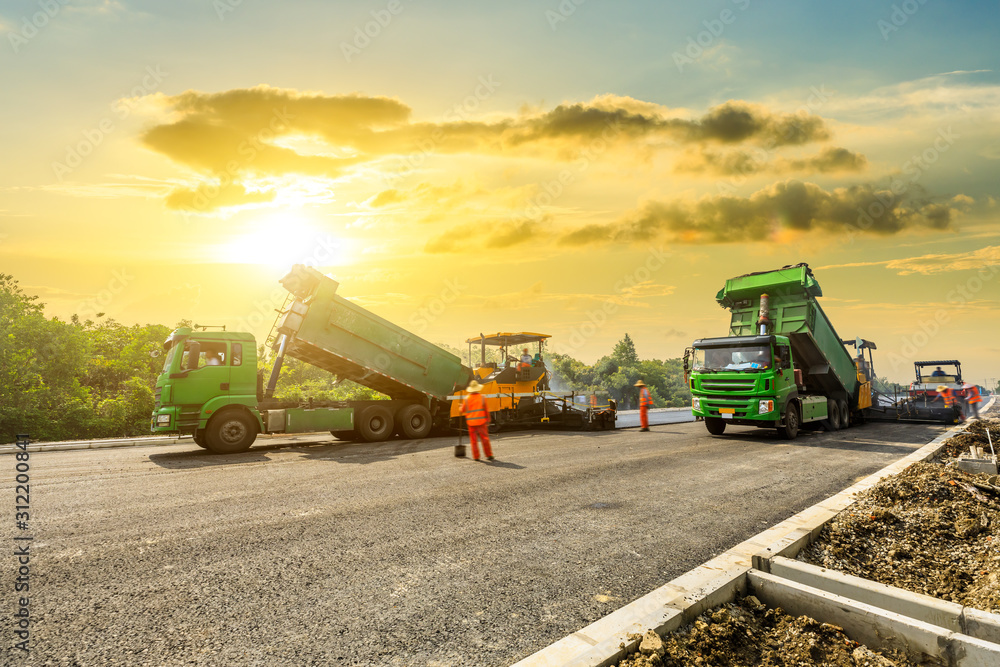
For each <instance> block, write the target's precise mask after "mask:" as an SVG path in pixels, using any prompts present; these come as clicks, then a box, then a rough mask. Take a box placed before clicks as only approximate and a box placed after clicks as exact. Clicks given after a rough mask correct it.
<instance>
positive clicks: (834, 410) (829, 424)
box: [823, 398, 840, 431]
mask: <svg viewBox="0 0 1000 667" xmlns="http://www.w3.org/2000/svg"><path fill="white" fill-rule="evenodd" d="M823 426H825V427H826V430H827V431H839V430H840V406H838V405H837V403H836V401H834V400H833V399H832V398H828V399H826V420H825V421H824V422H823Z"/></svg>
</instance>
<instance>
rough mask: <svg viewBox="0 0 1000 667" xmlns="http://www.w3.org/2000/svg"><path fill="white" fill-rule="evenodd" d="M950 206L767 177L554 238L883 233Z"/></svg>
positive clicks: (941, 217) (736, 239)
mask: <svg viewBox="0 0 1000 667" xmlns="http://www.w3.org/2000/svg"><path fill="white" fill-rule="evenodd" d="M955 214H956V209H954V208H951V207H949V206H947V205H944V204H939V203H927V202H920V201H913V200H908V199H907V198H906V197H899V196H896V195H894V194H893V193H892V192H891V191H888V190H884V191H883V190H876V189H874V188H873V187H872V186H870V185H858V186H853V187H849V188H836V189H834V190H832V191H828V190H824V189H823V188H821V187H820V186H818V185H815V184H813V183H805V182H802V181H796V180H790V181H784V182H780V183H775V184H773V185H771V186H769V187H767V188H764V189H762V190H759V191H757V192H755V193H753V194H752V195H750V196H749V197H737V196H733V195H717V196H706V197H703V198H701V199H699V200H697V201H670V202H661V201H652V202H648V203H646V204H645V205H644V206H642V207H641V208H639V209H638V210H635V211H632V212H630V213H627V214H626V215H624V216H622V217H621V218H620V219H619V220H618V221H617V222H615V223H612V224H608V225H588V226H586V227H582V228H580V229H578V230H576V231H573V232H570V233H568V234H565V235H564V236H562V237H561V238H560V243H561V244H563V245H575V246H579V245H591V244H600V243H608V242H620V243H644V242H648V241H650V240H653V239H669V240H672V241H674V242H681V243H741V242H748V241H766V240H768V239H771V238H773V237H774V235H775V234H778V233H780V232H781V231H783V230H794V231H800V232H816V231H821V232H831V233H838V232H839V233H851V234H855V233H865V234H881V235H889V234H895V233H897V232H900V231H902V230H904V229H908V228H914V227H925V228H930V229H937V230H940V229H947V228H948V227H950V225H951V223H952V221H953V219H954V216H955Z"/></svg>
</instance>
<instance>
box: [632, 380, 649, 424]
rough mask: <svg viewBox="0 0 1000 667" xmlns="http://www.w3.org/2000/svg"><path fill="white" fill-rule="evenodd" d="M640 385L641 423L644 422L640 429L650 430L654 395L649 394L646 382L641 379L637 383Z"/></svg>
mask: <svg viewBox="0 0 1000 667" xmlns="http://www.w3.org/2000/svg"><path fill="white" fill-rule="evenodd" d="M635 386H636V387H639V423H640V424H642V428H640V429H639V430H640V431H648V430H649V409H650V408H651V407H653V397H652V396H650V395H649V389H648V388H647V387H646V383H645V382H643V381H642V380H639V381H638V382H636V383H635Z"/></svg>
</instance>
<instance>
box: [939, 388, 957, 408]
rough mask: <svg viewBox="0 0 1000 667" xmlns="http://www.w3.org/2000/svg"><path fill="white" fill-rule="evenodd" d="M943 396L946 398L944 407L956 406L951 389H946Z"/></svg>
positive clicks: (942, 393)
mask: <svg viewBox="0 0 1000 667" xmlns="http://www.w3.org/2000/svg"><path fill="white" fill-rule="evenodd" d="M941 396H943V397H944V407H946V408H950V407H951V406H952V405H954V404H955V396H954V394H952V393H951V388H948V389H945V390H944V391H942V392H941Z"/></svg>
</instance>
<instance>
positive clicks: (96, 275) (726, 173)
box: [0, 2, 1000, 383]
mask: <svg viewBox="0 0 1000 667" xmlns="http://www.w3.org/2000/svg"><path fill="white" fill-rule="evenodd" d="M248 4H249V3H243V5H248ZM553 4H554V5H555V6H556V7H557V8H558V4H557V3H553ZM731 4H732V7H733V9H734V11H736V12H741V11H743V10H742V9H741V6H742V4H743V3H731ZM746 4H747V8H746V9H745V13H738V14H736V15H734V16H735V18H734V21H733V23H732V24H731V26H730V25H729V24H727V26H726V28H725V30H726V32H724V33H723V34H721V36H712V39H711V44H710V45H709V46H708V47H706V48H703V49H702V52H701V53H700V54H699V55H698V57H697V58H691V62H690V63H687V62H684V58H681V59H680V60H678V59H677V58H676V57H675V55H676V54H678V53H680V54H682V55H683V54H685V53H688V52H687V51H686V50H685V49H686V48H687V46H686V45H688V44H689V43H688V41H687V38H688V37H692V38H693V39H694V38H701V35H700V33H701V31H702V30H706V29H707V28H701V27H700V26H702V25H704V21H712V20H714V18H713V17H712V16H709V14H713V12H708V13H707V14H706V15H705V16H704V17H702V16H700V13H699V10H698V9H697V8H693V7H690V6H681V5H679V4H676V5H675V4H673V3H667V4H666V5H663V6H660V5H658V6H656V7H655V8H654V7H652V6H649V7H647V9H646V10H644V11H646V12H647V14H643V13H642V12H641V11H640V6H644V7H645V5H644V3H636V6H634V7H633V6H632V5H631V4H626V5H623V6H622V9H620V11H619V13H618V14H615V15H614V16H613V17H612V16H611V15H605V14H602V12H605V11H610V10H608V9H607V8H600V7H597V6H596V5H595V6H594V7H591V6H590V5H589V4H588V5H581V6H580V7H579V13H574V14H573V15H572V16H571V17H567V20H566V21H565V22H563V21H559V20H555V19H553V18H552V17H551V16H549V15H547V14H546V13H545V10H539V9H538V8H537V6H536V7H535V8H532V6H530V5H527V4H522V3H520V2H516V3H512V4H511V5H509V6H505V7H504V8H495V9H494V10H493V11H494V12H496V15H495V16H493V17H492V22H485V23H484V22H478V23H477V22H475V21H474V19H475V17H474V16H472V15H471V14H468V15H467V14H466V12H471V11H472V10H470V9H465V10H461V11H459V12H458V15H452V14H449V13H448V11H447V8H446V7H445V6H444V5H441V4H438V3H428V4H426V5H421V6H418V5H416V4H414V5H412V6H410V5H409V4H408V3H403V4H402V5H399V6H400V7H402V9H401V10H400V12H399V13H398V14H394V15H392V16H393V18H392V19H391V20H390V21H389V23H388V24H387V25H385V26H382V27H380V28H379V30H378V35H377V36H376V37H375V38H371V40H370V43H369V44H367V45H366V46H365V47H364V48H360V47H357V46H355V45H354V44H355V42H354V41H353V40H354V39H356V35H357V33H356V31H355V28H358V29H360V30H362V31H363V30H365V29H366V27H370V26H369V23H370V22H371V21H373V20H375V19H373V18H372V17H373V15H371V11H376V12H377V11H381V10H380V8H379V7H375V6H374V5H373V6H372V7H371V8H369V9H364V10H363V11H362V9H363V8H354V9H346V8H340V9H334V8H329V7H325V6H323V5H319V4H316V3H297V2H295V3H289V4H288V5H287V6H286V10H287V11H285V12H283V13H282V15H281V16H280V17H279V16H277V15H275V14H274V13H273V11H271V12H269V11H268V10H267V9H266V8H263V7H250V6H242V5H240V6H237V5H233V4H230V5H227V6H228V7H230V8H231V9H233V11H231V12H230V11H222V12H217V11H213V10H209V9H205V8H201V9H195V8H193V7H187V6H186V5H184V6H181V5H178V6H177V7H174V8H172V9H170V10H167V9H164V8H159V7H156V6H155V5H150V4H144V3H128V2H81V3H77V4H70V5H69V6H67V7H65V8H63V9H62V10H61V11H60V13H59V14H58V15H56V16H54V17H52V18H51V20H50V21H49V22H48V23H47V24H46V25H45V26H44V27H43V28H42V29H39V30H38V31H37V34H36V35H34V36H33V37H31V38H30V39H26V40H25V41H24V43H21V42H19V41H18V40H17V39H14V38H11V37H10V35H18V36H20V35H22V34H25V28H24V24H23V22H22V19H24V17H28V20H29V21H30V20H31V18H30V17H31V16H32V14H31V12H30V11H29V10H31V8H32V7H34V5H33V4H30V3H27V4H24V6H23V7H21V8H19V9H14V10H11V11H7V13H6V14H4V15H0V29H2V30H3V31H4V32H6V34H7V35H8V42H9V46H10V50H9V51H8V52H7V53H6V54H5V55H4V58H6V59H7V61H9V63H8V64H9V65H10V67H7V68H6V69H5V71H4V74H3V76H4V77H5V78H6V79H7V81H6V85H5V88H6V89H8V90H16V91H18V93H19V95H18V97H19V101H21V102H22V103H20V104H14V105H10V104H5V105H4V107H3V108H2V109H0V114H3V117H4V120H5V123H4V124H3V129H2V130H0V137H2V140H3V142H4V144H3V145H4V146H5V150H4V156H3V159H2V161H0V177H2V183H3V185H2V186H0V270H2V271H4V272H7V273H12V274H14V276H15V278H17V279H18V280H19V281H20V282H21V284H22V286H23V287H24V288H25V290H26V291H28V292H30V293H34V294H38V295H39V296H40V297H41V299H42V300H43V301H44V302H46V303H47V304H48V312H49V313H50V314H54V315H59V316H61V317H68V316H70V315H71V314H73V313H77V314H80V315H81V316H84V317H96V315H97V313H99V312H103V313H106V314H107V316H110V317H114V318H116V319H118V320H120V321H123V322H127V323H132V322H140V323H145V322H156V323H164V324H173V323H175V322H176V321H178V320H179V319H182V318H186V319H192V320H194V321H196V322H198V323H202V324H225V325H227V327H231V328H243V329H248V330H251V331H253V332H254V333H255V334H257V335H258V336H263V335H264V334H266V333H267V330H268V329H269V327H270V324H271V322H272V321H273V319H274V312H273V310H274V308H275V307H277V306H279V305H280V303H281V299H282V297H283V293H282V291H281V288H280V286H279V285H278V284H277V280H278V278H280V277H281V276H282V275H284V273H285V272H286V271H287V269H288V268H289V267H290V265H291V264H293V263H295V262H306V263H310V264H313V265H316V266H318V267H319V268H320V269H322V270H323V271H325V272H328V273H330V274H331V275H333V276H334V277H335V278H337V279H338V280H339V281H340V282H341V293H342V294H343V295H344V296H347V297H350V298H355V299H357V300H358V301H360V302H361V303H363V304H364V305H366V306H368V307H370V308H371V309H372V310H374V311H375V312H377V313H379V314H380V315H382V316H384V317H386V318H388V319H390V320H392V321H394V322H397V323H399V324H401V325H403V326H408V327H410V328H411V329H412V330H413V331H414V332H416V333H419V334H420V335H422V336H424V337H426V338H428V339H430V340H432V341H440V342H447V343H449V344H452V345H456V346H457V345H459V343H460V341H461V340H464V339H465V338H467V337H469V336H470V335H474V334H478V333H479V332H481V331H490V330H530V331H544V332H547V333H551V334H553V335H554V338H553V346H554V349H556V350H559V351H563V352H568V353H571V354H573V355H574V356H576V357H578V358H580V359H582V360H584V361H587V362H593V361H594V360H596V358H597V357H599V356H601V355H603V354H606V353H607V352H609V351H610V349H611V346H612V345H613V344H614V343H615V342H616V341H617V340H619V339H620V338H621V337H622V336H623V335H624V334H625V333H626V332H627V333H629V334H630V335H631V336H632V337H633V338H634V339H635V341H636V346H637V349H638V352H639V354H640V356H642V357H647V358H649V357H655V358H669V357H677V356H679V355H681V354H682V353H683V349H684V348H685V347H686V346H687V345H688V344H689V343H690V341H691V340H693V339H694V338H696V337H700V336H707V335H720V334H723V333H725V331H726V326H727V322H728V319H727V316H726V314H725V313H724V312H723V311H722V310H721V309H720V308H719V307H718V306H717V305H716V303H715V301H714V295H715V293H716V292H717V291H718V289H719V288H720V287H721V286H722V284H723V282H724V281H725V279H726V278H728V277H731V276H734V275H738V274H742V273H746V272H750V271H759V270H764V269H770V268H777V267H780V266H782V265H785V264H794V263H798V262H803V261H804V262H809V264H810V265H811V266H812V267H813V268H814V270H815V273H816V276H817V278H818V280H819V281H820V283H821V285H822V286H823V289H824V293H825V295H826V296H825V297H824V299H823V304H824V308H825V309H826V310H827V312H828V314H829V315H830V318H831V320H832V321H833V323H834V324H835V326H836V327H837V330H838V332H839V333H840V334H841V335H842V336H843V337H845V338H852V337H855V336H863V337H865V338H868V339H870V340H874V341H876V342H877V344H878V346H879V354H878V356H877V357H876V368H877V370H878V372H879V374H880V375H888V376H889V377H890V378H892V379H897V380H907V379H908V378H909V377H910V375H911V373H912V361H913V360H915V359H935V358H953V357H958V358H960V359H961V360H962V361H963V364H964V365H965V370H966V373H967V376H968V377H969V379H971V380H974V381H976V382H978V383H985V381H986V378H988V377H1000V345H998V344H997V342H996V334H995V332H996V329H997V324H998V323H1000V322H998V317H997V306H998V301H1000V299H998V295H1000V276H998V273H1000V228H998V225H997V222H996V221H997V201H998V200H997V197H998V196H1000V195H998V193H997V191H996V184H997V182H998V178H997V176H998V170H997V160H998V159H1000V133H998V130H997V129H996V128H997V127H1000V125H998V123H997V122H996V121H997V120H998V118H997V116H998V111H997V110H998V109H1000V105H998V102H1000V86H998V84H997V82H996V79H995V77H994V75H993V73H992V70H991V69H989V68H990V66H991V63H989V59H991V58H994V57H995V56H994V55H991V54H992V53H993V51H995V49H993V50H989V49H983V50H980V51H977V50H976V49H974V48H973V47H974V46H975V45H976V44H978V43H979V41H978V40H980V39H981V35H980V34H979V32H978V29H977V28H974V27H971V25H972V24H969V25H965V24H961V25H959V24H957V23H954V22H953V23H952V24H948V25H943V24H942V27H941V28H940V30H942V31H949V32H948V34H947V39H948V40H951V41H952V42H953V43H954V40H955V39H959V40H962V39H964V40H965V42H963V44H965V46H964V47H963V48H962V49H959V56H961V58H960V60H961V62H955V61H953V60H951V59H952V58H954V57H957V56H954V55H952V53H951V52H947V51H945V49H944V46H945V44H944V41H945V37H946V36H945V34H943V33H942V35H941V36H940V37H941V40H942V44H941V50H940V51H938V50H937V47H934V48H931V47H928V46H927V42H926V34H924V41H923V51H921V53H922V54H923V56H922V57H924V58H925V60H926V61H927V62H933V63H934V64H933V65H928V64H926V63H924V64H923V65H921V66H920V67H918V66H917V65H916V64H914V63H913V62H912V56H913V53H915V52H916V51H915V50H916V49H917V48H918V45H919V44H920V42H919V41H918V39H917V38H918V37H920V35H918V34H916V33H917V31H918V29H919V26H920V25H921V24H920V23H919V22H918V19H921V20H925V21H926V22H927V24H928V25H931V24H933V21H934V17H933V16H932V12H934V11H937V10H935V9H933V8H930V7H928V8H927V9H923V10H921V11H922V12H926V14H919V15H917V16H916V17H914V19H913V23H911V24H910V27H908V28H906V30H911V31H912V32H910V33H906V31H905V30H900V34H899V35H896V34H895V33H890V35H889V38H888V39H886V38H883V37H882V36H881V33H880V32H879V30H877V29H876V28H875V20H874V19H873V20H871V21H870V22H869V23H866V22H865V21H867V19H866V18H863V17H862V16H861V14H860V12H862V11H866V10H863V9H862V7H863V5H862V4H860V3H853V2H852V3H847V5H845V7H849V8H850V9H849V10H845V11H849V13H851V12H853V13H855V14H857V23H855V24H851V25H848V24H846V23H845V24H844V25H840V24H837V25H833V24H832V23H831V25H830V26H829V28H828V29H829V30H832V31H840V32H839V33H838V34H841V36H842V38H843V39H844V40H853V41H854V46H852V47H851V50H850V51H848V50H847V49H846V47H845V49H844V50H843V51H841V52H837V51H830V52H824V53H823V54H821V57H820V56H817V57H816V58H815V59H814V60H815V61H816V62H819V63H820V64H816V62H813V63H812V64H810V63H807V62H798V56H796V55H795V54H798V53H801V52H802V51H801V49H802V47H803V43H802V42H803V40H805V41H808V34H804V33H802V32H799V33H796V34H795V35H794V36H789V37H784V36H782V35H781V34H779V33H777V32H771V33H770V34H758V33H756V32H754V31H752V30H750V29H749V28H750V27H751V26H753V25H758V24H760V25H763V26H766V25H767V24H768V20H767V19H768V12H772V11H777V10H775V9H765V8H759V9H752V8H751V7H750V5H749V3H746ZM36 10H37V8H36ZM369 10H371V11H369ZM551 11H558V9H556V10H551ZM753 11H756V12H758V13H757V14H753V13H752V12H753ZM816 11H821V10H816ZM822 11H825V10H822ZM199 12H200V13H199ZM337 12H340V13H339V14H338V13H337ZM714 15H715V16H718V12H714ZM852 15H853V14H852ZM644 16H648V17H649V19H648V21H647V20H644V18H643V17H644ZM921 17H925V18H921ZM772 18H775V17H772ZM807 18H808V17H801V20H802V25H803V26H809V27H808V28H803V30H817V29H819V28H817V27H815V26H814V25H813V23H814V22H812V21H807ZM293 19H295V20H293ZM654 19H655V20H654ZM781 19H782V20H790V19H788V17H787V16H785V15H782V17H781ZM838 20H840V19H838ZM741 21H742V23H741ZM831 21H832V19H831ZM609 22H610V23H609ZM647 23H648V24H649V25H647ZM612 25H613V26H616V28H615V29H620V30H626V31H627V30H631V31H633V32H634V33H635V34H634V36H633V40H631V41H630V40H624V41H622V39H620V38H619V37H618V35H619V33H617V32H616V33H614V34H615V35H616V37H614V38H613V39H611V43H605V41H601V40H600V39H597V38H596V35H597V34H598V33H599V31H600V30H602V29H604V27H607V29H608V30H610V29H611V27H608V26H612ZM667 25H669V26H671V28H670V30H671V31H672V32H670V33H669V34H666V33H663V31H662V30H659V31H658V30H657V26H660V27H661V28H662V27H663V26H667ZM462 26H466V27H467V28H471V27H472V26H476V31H478V32H476V33H471V32H470V31H469V30H462V29H461V27H462ZM525 26H527V27H525ZM602 26H604V27H602ZM852 26H853V27H852ZM858 26H863V27H864V29H865V30H867V31H869V32H871V33H872V34H868V32H859V30H860V28H859V27H858ZM278 27H281V28H282V29H278ZM926 29H927V28H926V27H925V28H924V30H926ZM272 30H273V32H269V31H272ZM774 30H777V28H775V29H774ZM852 30H853V31H852ZM371 31H372V32H374V31H375V30H374V29H371ZM963 31H964V32H963ZM28 32H30V31H28ZM609 34H610V33H609ZM665 34H666V36H665V37H664V35H665ZM352 36H354V37H353V38H352ZM418 36H420V41H414V40H416V38H417V37H418ZM435 36H436V37H435ZM654 36H659V38H660V39H664V40H665V41H664V42H663V44H662V53H660V54H659V55H654V54H653V53H652V52H650V51H649V48H650V45H649V43H647V42H645V41H643V39H652V38H653V37H654ZM984 39H985V38H984ZM510 40H514V42H513V43H512V42H511V41H510ZM361 41H364V40H361ZM632 41H634V42H635V45H634V46H630V45H631V44H632ZM344 44H347V45H348V48H344V47H343V45H344ZM436 44H438V45H441V46H440V47H438V46H435V45H436ZM444 45H449V47H448V48H445V47H444ZM514 45H517V46H518V47H520V48H518V49H515V48H513V46H514ZM595 45H596V46H595ZM351 47H353V48H351ZM966 47H967V50H963V49H965V48H966ZM832 48H833V47H823V49H832ZM355 49H356V50H357V51H358V52H357V53H355V52H354V50H355ZM595 51H596V52H595ZM692 53H693V51H692ZM456 54H463V56H464V57H460V56H457V55H456ZM557 54H562V60H559V59H558V58H557V57H556V56H557ZM571 54H579V59H580V60H579V61H574V60H573V59H572V58H571V57H569V55H571ZM886 54H889V55H888V56H887V55H886ZM976 54H980V55H976ZM602 56H603V60H602V59H601V57H602ZM684 57H688V56H684ZM775 58H777V62H783V63H784V66H783V67H782V68H779V69H775V67H774V66H773V65H772V64H770V63H773V62H776V60H775ZM977 58H979V60H977ZM574 63H576V65H579V66H575V65H574ZM609 63H613V64H614V65H615V66H614V67H612V66H611V65H609ZM557 64H558V67H556V68H555V69H552V70H551V71H549V70H547V69H546V67H555V66H556V65H557ZM833 64H836V65H837V67H833V66H832V65H833Z"/></svg>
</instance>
